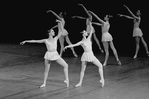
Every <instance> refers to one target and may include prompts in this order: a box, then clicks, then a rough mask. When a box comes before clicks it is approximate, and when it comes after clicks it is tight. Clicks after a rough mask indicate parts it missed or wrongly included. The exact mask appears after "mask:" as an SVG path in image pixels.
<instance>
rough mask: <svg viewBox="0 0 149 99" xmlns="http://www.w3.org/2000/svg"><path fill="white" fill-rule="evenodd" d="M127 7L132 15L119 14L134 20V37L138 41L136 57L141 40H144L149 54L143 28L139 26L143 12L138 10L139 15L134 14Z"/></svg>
mask: <svg viewBox="0 0 149 99" xmlns="http://www.w3.org/2000/svg"><path fill="white" fill-rule="evenodd" d="M124 6H125V7H126V9H127V10H128V11H129V13H130V14H131V16H128V15H123V14H118V15H119V16H120V17H122V16H123V17H126V18H128V19H133V20H134V28H133V37H135V41H136V51H135V55H134V57H133V58H134V59H135V58H137V55H138V52H139V48H140V40H141V41H142V43H143V45H144V48H145V50H146V54H147V56H149V51H148V45H147V43H146V42H145V40H144V38H143V33H142V30H141V29H140V28H139V26H140V22H141V13H140V10H138V11H137V13H136V14H137V15H134V14H133V13H132V12H131V10H130V9H129V8H128V7H127V6H126V5H124Z"/></svg>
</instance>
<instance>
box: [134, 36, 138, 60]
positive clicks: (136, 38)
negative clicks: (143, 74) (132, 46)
mask: <svg viewBox="0 0 149 99" xmlns="http://www.w3.org/2000/svg"><path fill="white" fill-rule="evenodd" d="M135 40H136V52H135V55H134V57H133V58H134V59H135V58H137V55H138V52H139V48H140V45H139V43H140V37H138V36H136V37H135Z"/></svg>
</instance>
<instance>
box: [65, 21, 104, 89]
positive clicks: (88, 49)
mask: <svg viewBox="0 0 149 99" xmlns="http://www.w3.org/2000/svg"><path fill="white" fill-rule="evenodd" d="M90 25H91V23H90ZM92 33H93V29H91V31H90V32H89V33H87V32H86V31H85V30H84V31H83V39H82V41H80V42H78V43H76V44H73V45H68V46H66V47H65V49H67V48H71V47H75V46H79V45H81V46H82V47H83V49H84V53H83V55H82V57H81V61H82V69H81V73H80V81H79V83H78V84H77V85H75V87H79V86H81V85H82V81H83V78H84V72H85V69H86V65H87V62H92V63H93V64H95V65H96V66H98V68H99V69H98V71H99V74H100V78H101V80H100V82H101V83H102V87H103V86H104V76H103V66H102V64H101V63H100V61H99V60H98V59H97V58H96V57H95V55H94V53H93V51H92V42H91V36H92ZM87 36H88V37H87Z"/></svg>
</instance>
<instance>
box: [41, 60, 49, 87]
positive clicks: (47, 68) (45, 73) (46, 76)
mask: <svg viewBox="0 0 149 99" xmlns="http://www.w3.org/2000/svg"><path fill="white" fill-rule="evenodd" d="M49 70H50V62H49V60H46V59H45V72H44V81H43V84H42V85H41V86H40V88H42V87H45V86H46V81H47V78H48V73H49Z"/></svg>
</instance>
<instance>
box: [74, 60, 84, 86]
mask: <svg viewBox="0 0 149 99" xmlns="http://www.w3.org/2000/svg"><path fill="white" fill-rule="evenodd" d="M86 64H87V63H86V62H85V61H82V69H81V73H80V81H79V83H78V84H77V85H75V87H79V86H81V85H82V81H83V78H84V72H85V70H86Z"/></svg>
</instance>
